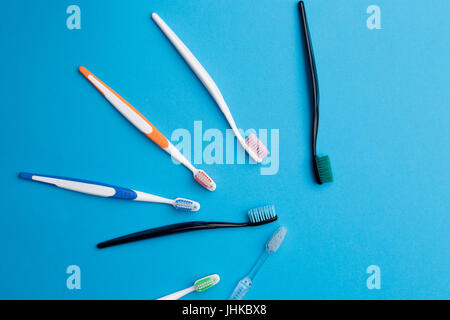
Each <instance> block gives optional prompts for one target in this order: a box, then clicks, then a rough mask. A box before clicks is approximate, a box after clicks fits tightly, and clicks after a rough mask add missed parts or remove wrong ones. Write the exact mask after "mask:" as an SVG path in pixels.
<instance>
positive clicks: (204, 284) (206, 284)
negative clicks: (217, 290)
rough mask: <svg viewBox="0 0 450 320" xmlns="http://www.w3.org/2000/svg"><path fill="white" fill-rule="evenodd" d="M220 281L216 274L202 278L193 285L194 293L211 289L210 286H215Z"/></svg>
mask: <svg viewBox="0 0 450 320" xmlns="http://www.w3.org/2000/svg"><path fill="white" fill-rule="evenodd" d="M219 281H220V277H219V275H218V274H213V275H210V276H207V277H204V278H201V279H199V280H197V281H195V283H194V287H195V291H197V292H202V291H205V290H206V289H209V288H211V287H212V286H215V285H216V284H218V283H219Z"/></svg>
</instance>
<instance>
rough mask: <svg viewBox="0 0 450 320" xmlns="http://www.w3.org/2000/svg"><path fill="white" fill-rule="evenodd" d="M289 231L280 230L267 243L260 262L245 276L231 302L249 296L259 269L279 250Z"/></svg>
mask: <svg viewBox="0 0 450 320" xmlns="http://www.w3.org/2000/svg"><path fill="white" fill-rule="evenodd" d="M286 233H287V230H286V228H285V227H281V228H280V229H278V230H277V231H276V232H275V233H274V234H273V235H272V238H270V240H269V241H268V242H267V243H266V246H265V249H264V252H263V253H262V254H261V256H260V257H259V259H258V261H256V263H255V265H254V266H253V268H252V269H251V270H250V272H249V273H248V274H247V276H245V278H243V279H241V281H239V283H238V285H237V286H236V288H235V289H234V291H233V294H232V295H231V297H230V300H242V298H243V297H244V296H245V295H246V294H247V292H248V291H249V290H250V288H251V287H252V283H253V279H254V278H255V276H256V274H257V273H258V271H259V269H260V268H261V267H262V265H263V264H264V262H265V261H266V259H267V258H268V257H269V256H270V255H271V254H272V253H274V252H276V251H277V250H278V248H279V247H280V245H281V244H282V243H283V240H284V237H286Z"/></svg>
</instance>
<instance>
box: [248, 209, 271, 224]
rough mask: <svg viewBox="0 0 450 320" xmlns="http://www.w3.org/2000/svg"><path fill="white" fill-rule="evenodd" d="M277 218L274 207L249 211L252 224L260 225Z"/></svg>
mask: <svg viewBox="0 0 450 320" xmlns="http://www.w3.org/2000/svg"><path fill="white" fill-rule="evenodd" d="M276 216H277V214H276V212H275V207H274V206H273V205H270V206H264V207H258V208H254V209H250V210H248V217H249V219H250V222H252V223H258V222H263V221H267V220H271V219H273V218H275V217H276Z"/></svg>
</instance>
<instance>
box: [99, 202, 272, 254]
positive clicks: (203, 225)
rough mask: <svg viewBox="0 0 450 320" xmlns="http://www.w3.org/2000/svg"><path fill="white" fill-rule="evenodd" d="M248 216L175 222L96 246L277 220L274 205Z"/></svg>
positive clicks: (249, 212)
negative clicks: (235, 219) (234, 219)
mask: <svg viewBox="0 0 450 320" xmlns="http://www.w3.org/2000/svg"><path fill="white" fill-rule="evenodd" d="M248 218H249V220H250V221H248V222H241V223H234V222H203V221H191V222H183V223H177V224H171V225H167V226H162V227H159V228H153V229H148V230H144V231H140V232H135V233H131V234H128V235H125V236H122V237H118V238H114V239H111V240H108V241H104V242H101V243H99V244H97V248H99V249H103V248H107V247H112V246H116V245H119V244H124V243H128V242H134V241H139V240H144V239H150V238H155V237H161V236H165V235H169V234H174V233H180V232H188V231H195V230H204V229H217V228H236V227H255V226H260V225H263V224H267V223H270V222H273V221H275V220H277V214H276V213H275V208H274V206H264V207H258V208H254V209H251V210H249V211H248Z"/></svg>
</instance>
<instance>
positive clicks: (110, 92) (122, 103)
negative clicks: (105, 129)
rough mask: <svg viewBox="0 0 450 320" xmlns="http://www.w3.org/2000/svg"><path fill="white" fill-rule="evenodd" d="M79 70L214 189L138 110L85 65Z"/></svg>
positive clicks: (201, 173)
mask: <svg viewBox="0 0 450 320" xmlns="http://www.w3.org/2000/svg"><path fill="white" fill-rule="evenodd" d="M79 70H80V72H81V73H82V74H83V75H84V76H85V77H86V79H88V80H89V81H90V82H91V83H92V84H93V85H94V86H95V87H96V88H97V89H98V91H100V92H101V93H102V94H103V96H104V97H105V98H106V100H108V101H109V102H110V103H111V104H112V105H113V106H114V107H115V108H116V109H117V110H118V111H119V112H120V113H121V114H122V115H123V116H124V117H125V118H127V119H128V120H129V121H130V122H131V123H132V124H133V125H134V126H135V127H136V128H138V129H139V130H140V131H141V132H142V133H143V134H145V135H146V136H147V137H148V138H150V139H151V140H152V141H153V142H154V143H156V144H157V145H158V146H160V147H161V148H162V149H163V150H164V151H166V152H167V153H168V154H170V155H171V156H172V157H173V158H174V159H175V160H177V161H178V162H180V163H182V164H183V165H184V166H185V167H186V168H188V169H189V170H191V171H192V174H193V175H194V179H195V180H196V181H197V182H198V183H200V184H201V185H202V186H203V187H205V188H206V189H208V190H209V191H214V190H215V189H216V184H215V183H214V181H213V180H212V179H211V178H210V177H209V176H208V175H207V174H206V173H205V172H204V171H203V170H199V169H197V168H195V167H194V166H193V165H192V164H191V163H190V162H189V160H187V159H186V158H185V157H184V156H183V155H182V154H181V152H180V151H179V150H178V149H177V148H176V147H175V146H174V145H173V144H172V143H171V142H170V141H169V140H168V139H167V138H166V137H164V135H163V134H162V133H161V132H159V131H158V130H157V129H156V128H155V127H154V126H153V125H152V124H151V123H150V121H148V120H147V119H146V118H145V117H144V116H143V115H142V114H141V113H140V112H139V111H137V110H136V109H135V108H134V107H133V106H132V105H131V104H129V103H128V102H127V101H126V100H125V99H124V98H122V97H121V96H119V95H118V94H117V93H116V92H115V91H113V90H112V89H111V88H110V87H108V86H107V85H106V84H104V83H103V82H102V81H101V80H99V79H98V78H97V77H96V76H94V75H93V74H92V73H91V72H89V71H88V70H87V69H86V68H85V67H80V68H79Z"/></svg>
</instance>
